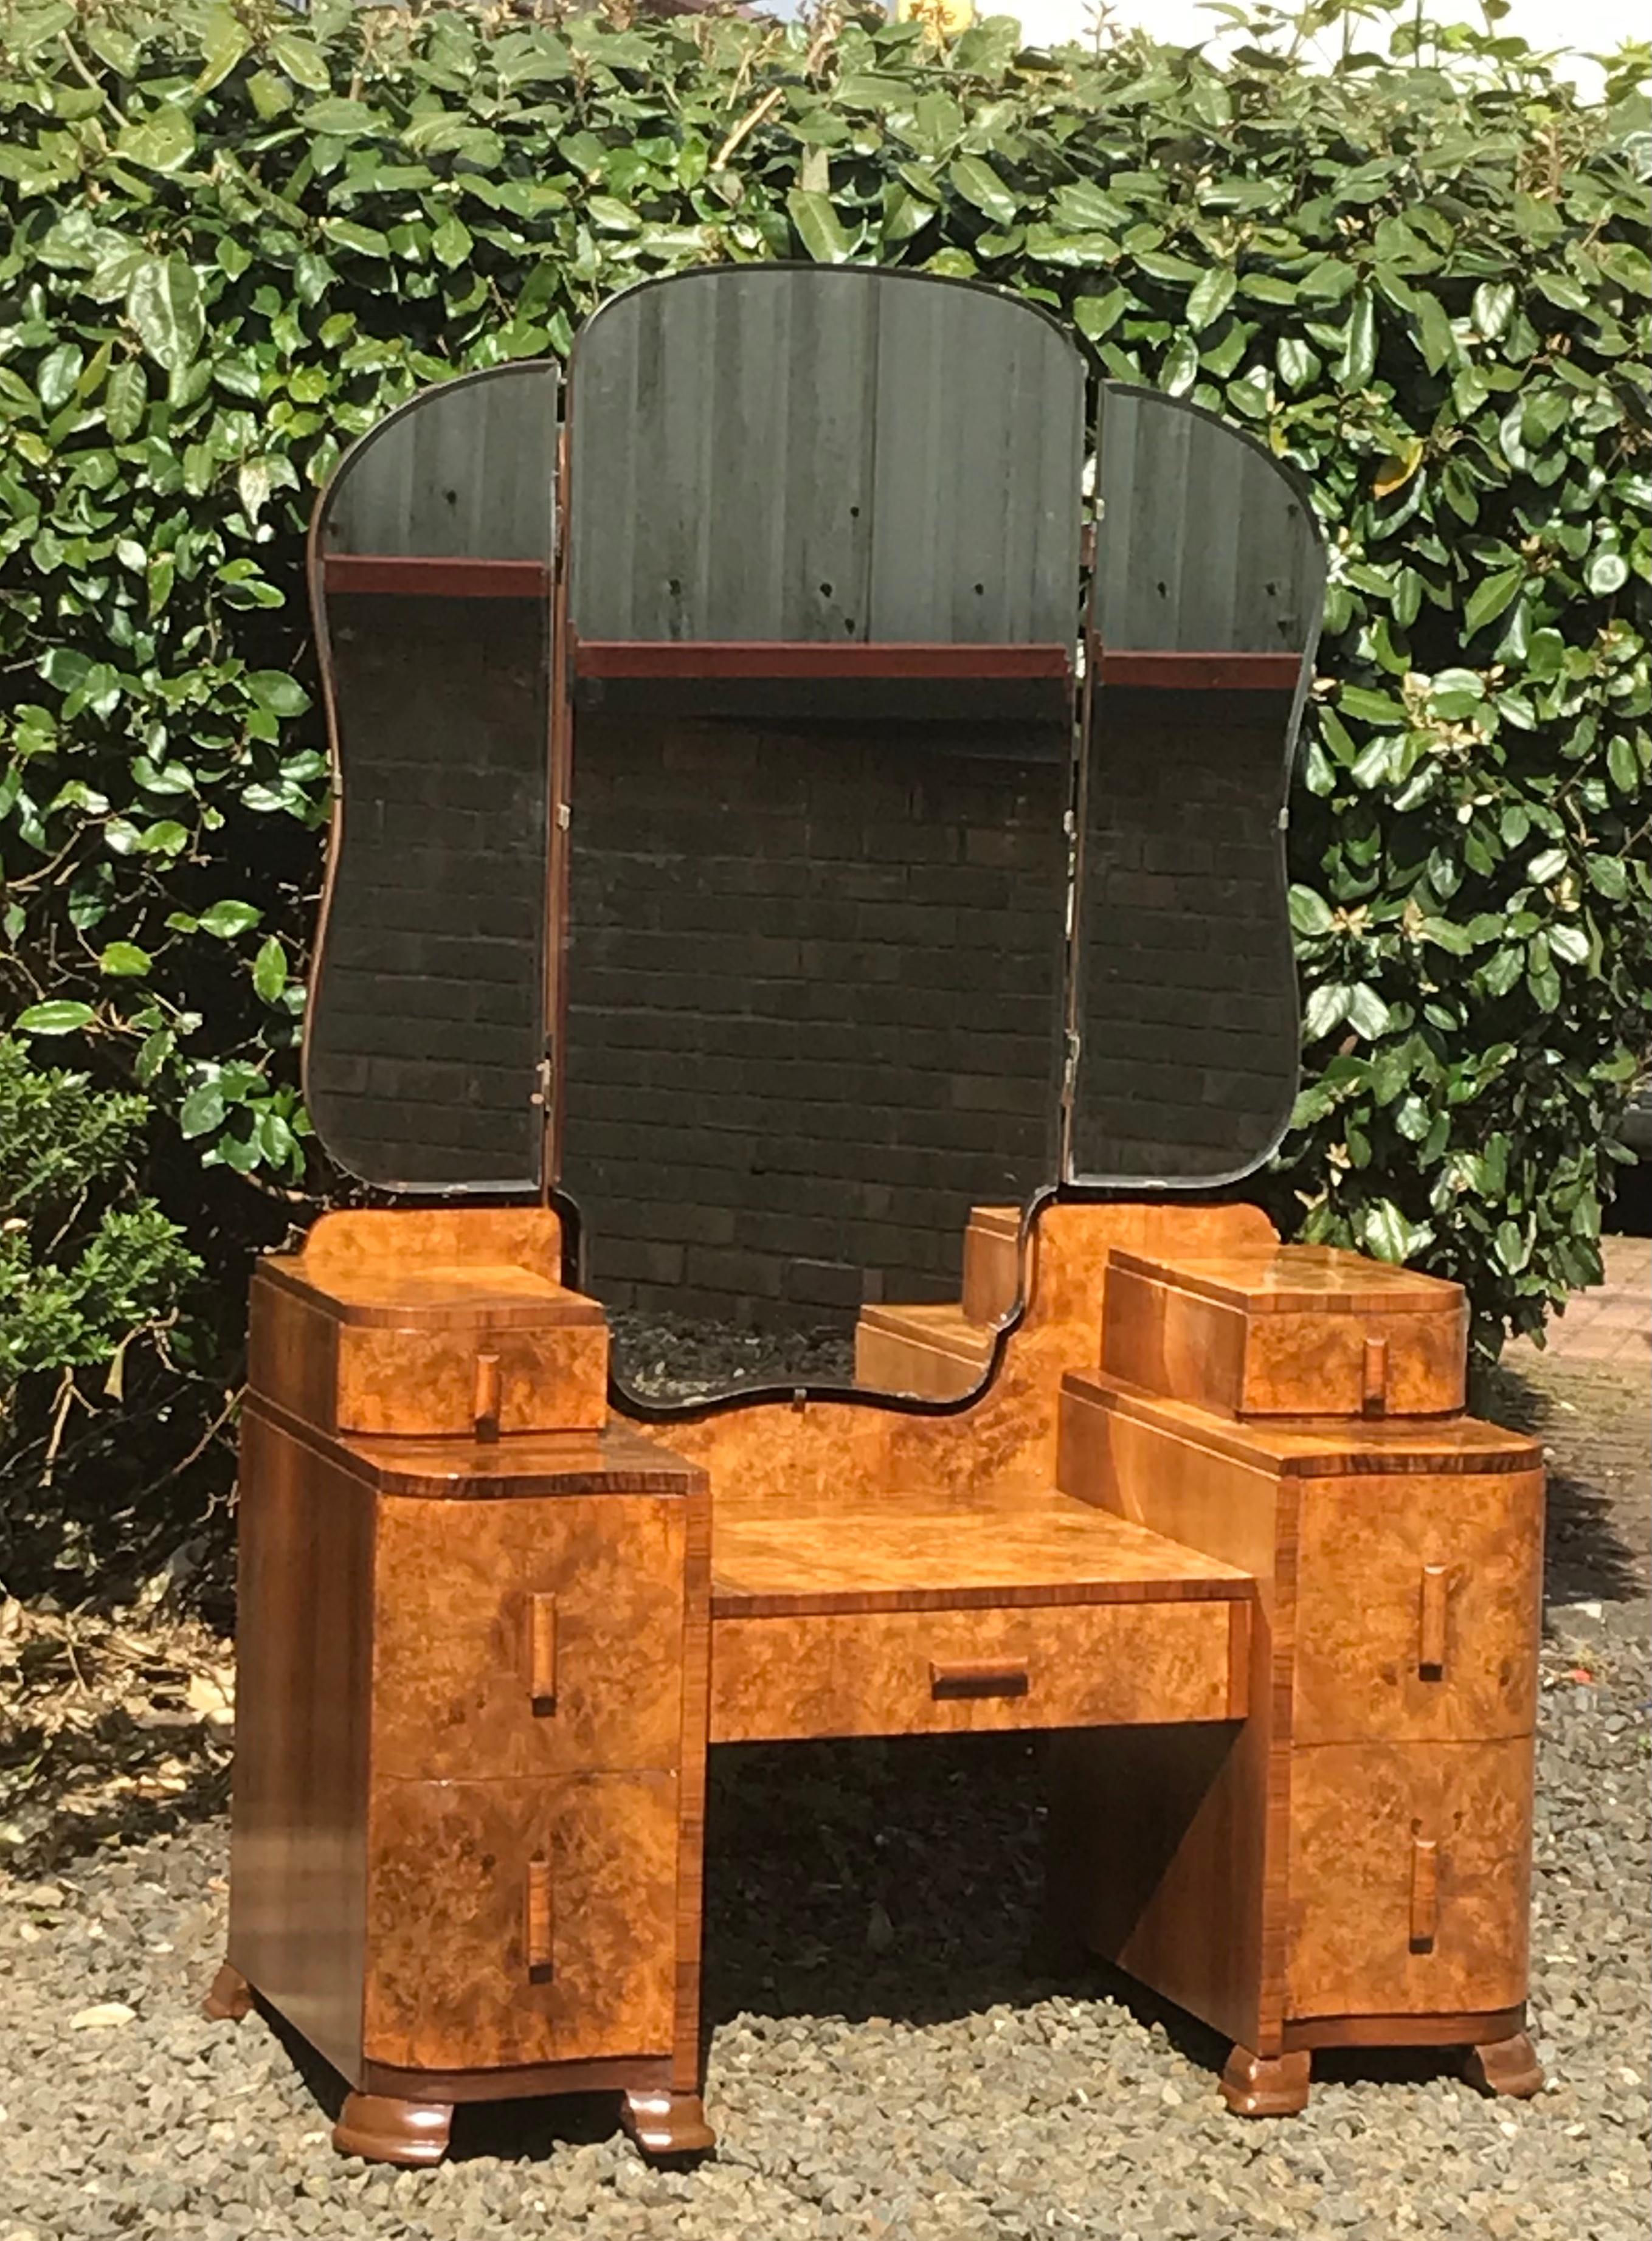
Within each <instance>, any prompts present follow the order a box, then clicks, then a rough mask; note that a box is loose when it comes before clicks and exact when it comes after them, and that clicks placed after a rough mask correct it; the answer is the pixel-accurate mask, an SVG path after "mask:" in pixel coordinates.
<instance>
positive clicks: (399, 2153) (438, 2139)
mask: <svg viewBox="0 0 1652 2241" xmlns="http://www.w3.org/2000/svg"><path fill="white" fill-rule="evenodd" d="M452 2123H453V2104H452V2103H451V2101H392V2100H391V2099H390V2098H389V2097H388V2096H387V2095H385V2094H381V2093H351V2094H348V2095H347V2096H346V2097H345V2100H344V2107H343V2108H342V2109H341V2110H340V2111H338V2123H337V2124H335V2125H334V2126H333V2128H332V2144H333V2145H334V2147H335V2148H337V2149H338V2152H339V2154H340V2155H341V2156H360V2157H363V2158H364V2159H365V2161H366V2162H368V2163H370V2164H439V2163H440V2162H441V2160H442V2157H444V2156H445V2154H446V2153H447V2136H448V2133H449V2131H450V2130H451V2126H452Z"/></svg>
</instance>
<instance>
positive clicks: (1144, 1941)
mask: <svg viewBox="0 0 1652 2241" xmlns="http://www.w3.org/2000/svg"><path fill="white" fill-rule="evenodd" d="M1115 1264H1116V1265H1115V1266H1114V1268H1112V1270H1111V1271H1110V1273H1109V1276H1108V1281H1107V1307H1106V1313H1105V1319H1104V1328H1103V1336H1102V1348H1101V1358H1102V1361H1103V1362H1104V1363H1106V1364H1107V1365H1109V1366H1108V1367H1107V1368H1103V1369H1100V1370H1099V1371H1095V1372H1091V1373H1073V1374H1069V1375H1067V1377H1066V1378H1065V1379H1064V1381H1063V1387H1062V1397H1061V1424H1060V1459H1059V1462H1058V1477H1059V1480H1060V1484H1061V1485H1062V1486H1063V1487H1064V1488H1067V1490H1068V1491H1071V1492H1073V1493H1078V1494H1081V1495H1083V1496H1084V1497H1085V1498H1086V1499H1087V1500H1089V1501H1093V1502H1099V1503H1100V1504H1101V1505H1102V1506H1103V1507H1104V1508H1108V1509H1110V1510H1113V1511H1114V1512H1115V1513H1116V1514H1118V1515H1120V1516H1125V1517H1128V1518H1131V1519H1133V1520H1134V1521H1135V1522H1139V1523H1144V1524H1147V1525H1150V1526H1151V1527H1152V1528H1153V1529H1154V1530H1156V1531H1159V1532H1161V1533H1165V1534H1167V1535H1172V1536H1173V1537H1174V1538H1176V1539H1178V1540H1181V1541H1185V1542H1188V1543H1190V1544H1191V1545H1192V1546H1194V1547H1195V1548H1200V1549H1206V1550H1207V1551H1208V1552H1209V1553H1211V1554H1213V1555H1221V1556H1223V1557H1226V1558H1227V1559H1228V1560H1229V1561H1230V1562H1241V1563H1243V1564H1244V1565H1245V1566H1246V1567H1247V1569H1249V1570H1251V1571H1253V1572H1254V1575H1255V1576H1256V1579H1257V1582H1258V1603H1257V1614H1256V1616H1257V1622H1258V1623H1257V1627H1256V1633H1255V1636H1254V1645H1253V1656H1254V1663H1253V1668H1252V1674H1251V1704H1252V1712H1251V1717H1250V1719H1249V1720H1248V1721H1247V1723H1246V1727H1245V1729H1244V1730H1243V1731H1242V1733H1241V1734H1240V1735H1238V1736H1230V1737H1225V1738H1221V1739H1215V1738H1213V1737H1211V1736H1209V1735H1206V1736H1194V1735H1193V1734H1192V1733H1191V1732H1189V1733H1188V1734H1187V1735H1185V1736H1183V1737H1181V1738H1166V1737H1154V1738H1148V1737H1146V1736H1083V1737H1069V1738H1063V1739H1061V1741H1060V1743H1059V1745H1058V1749H1057V1753H1056V1756H1057V1760H1058V1767H1057V1774H1056V1780H1055V1787H1054V1798H1055V1812H1056V1817H1057V1824H1058V1826H1057V1833H1056V1837H1055V1866H1054V1873H1055V1878H1056V1883H1057V1885H1058V1889H1059V1892H1060V1900H1059V1903H1060V1906H1061V1907H1062V1908H1063V1909H1064V1910H1065V1915H1066V1919H1067V1922H1068V1923H1069V1926H1070V1927H1072V1928H1073V1929H1075V1930H1077V1932H1078V1934H1079V1935H1080V1937H1081V1938H1082V1939H1083V1941H1084V1942H1085V1943H1088V1944H1090V1945H1093V1946H1094V1948H1096V1949H1097V1950H1100V1951H1101V1952H1102V1953H1104V1954H1106V1955H1107V1957H1109V1958H1111V1959H1113V1960H1114V1961H1116V1962H1118V1963H1120V1964H1121V1965H1122V1966H1123V1967H1125V1968H1126V1969H1127V1970H1129V1971H1130V1972H1131V1973H1132V1974H1133V1975H1134V1976H1137V1977H1140V1978H1142V1979H1143V1980H1144V1981H1145V1982H1146V1983H1150V1984H1152V1985H1154V1987H1155V1988H1157V1989H1158V1990H1161V1991H1163V1992H1165V1993H1167V1994H1168V1995H1169V1996H1170V1997H1173V1998H1174V1999H1175V2000H1177V2001H1178V2002H1179V2003H1180V2004H1181V2005H1183V2006H1185V2007H1187V2008H1189V2009H1190V2010H1193V2011H1194V2013H1195V2014H1198V2015H1200V2016H1202V2017H1204V2018H1205V2019H1206V2020H1207V2021H1208V2022H1210V2023H1212V2024H1214V2025H1215V2026H1216V2027H1217V2028H1218V2029H1220V2030H1223V2031H1224V2032H1226V2033H1227V2035H1228V2036H1229V2037H1232V2038H1233V2039H1234V2042H1235V2055H1234V2060H1233V2061H1232V2062H1231V2063H1230V2064H1229V2066H1228V2070H1227V2076H1226V2077H1225V2080H1224V2090H1226V2092H1227V2097H1228V2099H1229V2102H1230V2104H1232V2105H1233V2106H1234V2107H1235V2108H1238V2109H1240V2110H1241V2111H1248V2112H1253V2113H1258V2112H1261V2111H1272V2110H1275V2109H1278V2108H1281V2107H1288V2106H1300V2105H1301V2099H1302V2097H1305V2095H1306V2092H1307V2090H1308V2057H1309V2052H1310V2050H1312V2049H1313V2048H1314V2047H1321V2046H1334V2045H1346V2044H1378V2045H1380V2044H1441V2045H1448V2044H1464V2045H1468V2046H1472V2047H1476V2048H1480V2049H1481V2050H1484V2051H1483V2052H1482V2053H1481V2055H1480V2056H1479V2057H1477V2059H1478V2060H1479V2062H1480V2064H1481V2066H1482V2068H1483V2066H1484V2065H1485V2064H1486V2063H1488V2062H1489V2063H1491V2064H1494V2065H1501V2070H1502V2081H1503V2083H1504V2085H1505V2090H1521V2088H1520V2084H1519V2082H1518V2081H1519V2080H1520V2079H1522V2078H1524V2079H1525V2080H1527V2081H1528V2084H1527V2090H1531V2089H1532V2088H1533V2087H1535V2083H1536V2082H1537V2074H1536V2070H1535V2064H1534V2063H1533V2061H1532V2058H1531V2053H1530V2049H1529V2047H1528V2045H1527V2044H1526V2042H1525V2040H1524V2038H1523V2037H1522V2035H1521V2034H1522V2026H1523V2010H1522V2002H1523V2001H1524V1998H1525V1988H1526V1970H1527V1928H1526V1924H1527V1909H1528V1882H1529V1864H1530V1850H1531V1782H1532V1736H1533V1725H1534V1719H1535V1706H1536V1685H1537V1676H1536V1650H1537V1641H1538V1633H1539V1621H1540V1595H1541V1574H1542V1502H1543V1482H1542V1464H1541V1455H1540V1453H1539V1451H1538V1449H1537V1448H1535V1446H1534V1444H1533V1442H1530V1441H1529V1440H1528V1439H1526V1438H1524V1437H1523V1436H1522V1435H1518V1434H1515V1433H1508V1432H1504V1431H1502V1430H1500V1429H1499V1428H1497V1427H1495V1426H1494V1425H1489V1424H1484V1423H1480V1422H1475V1420H1474V1419H1473V1418H1470V1417H1465V1416H1463V1415H1460V1414H1456V1413H1453V1412H1452V1411H1451V1409H1450V1401H1451V1398H1452V1396H1453V1395H1456V1394H1460V1393H1461V1353H1460V1347H1461V1338H1460V1334H1461V1295H1460V1294H1456V1292H1455V1287H1452V1286H1449V1285H1444V1284H1433V1285H1430V1284H1428V1282H1427V1280H1423V1281H1421V1283H1420V1282H1419V1280H1418V1279H1416V1278H1415V1277H1412V1276H1410V1275H1408V1274H1404V1273H1402V1272H1400V1271H1393V1270H1385V1269H1381V1268H1373V1266H1372V1264H1370V1263H1368V1262H1365V1261H1360V1260H1358V1259H1356V1257H1355V1256H1354V1255H1353V1254H1314V1253H1313V1252H1311V1251H1303V1252H1301V1253H1299V1252H1297V1251H1295V1250H1294V1249H1292V1248H1283V1249H1276V1250H1274V1251H1268V1250H1267V1249H1262V1250H1260V1251H1259V1250H1247V1251H1241V1252H1239V1253H1236V1254H1232V1255H1230V1256H1227V1259H1226V1261H1224V1262H1221V1263H1217V1262H1215V1261H1208V1262H1201V1261H1197V1260H1190V1261H1187V1263H1170V1262H1167V1263H1163V1264H1157V1265H1155V1264H1154V1263H1152V1262H1150V1261H1144V1260H1143V1259H1141V1258H1140V1256H1136V1255H1133V1254H1119V1255H1117V1256H1115ZM1339 1289H1340V1291H1341V1297H1340V1298H1339V1297H1338V1296H1337V1295H1338V1293H1339ZM1314 1296H1317V1298H1318V1300H1319V1301H1320V1302H1321V1310H1320V1313H1319V1314H1317V1315H1310V1316H1308V1317H1307V1319H1306V1320H1305V1321H1303V1323H1302V1327H1301V1329H1300V1330H1299V1331H1297V1332H1295V1333H1293V1334H1291V1335H1290V1337H1289V1340H1288V1342H1287V1343H1284V1344H1280V1343H1278V1342H1277V1341H1276V1340H1275V1334H1277V1333H1280V1331H1281V1325H1283V1324H1285V1323H1286V1322H1287V1319H1289V1318H1292V1317H1296V1316H1300V1315H1301V1314H1303V1308H1302V1306H1301V1302H1302V1301H1304V1300H1305V1299H1308V1300H1311V1299H1313V1298H1314ZM1259 1335H1260V1338H1259ZM1454 1341H1455V1345H1456V1347H1457V1348H1458V1351H1457V1354H1456V1355H1455V1358H1454V1353H1453V1347H1454ZM1270 1349H1271V1350H1270ZM1373 1364H1375V1365H1376V1367H1375V1368H1374V1370H1370V1374H1368V1369H1370V1366H1371V1365H1373ZM1120 1368H1127V1369H1128V1370H1130V1371H1133V1372H1134V1374H1135V1376H1136V1377H1137V1378H1140V1379H1141V1380H1143V1381H1144V1382H1141V1383H1137V1382H1132V1381H1127V1378H1126V1377H1125V1376H1124V1375H1120ZM1148 1380H1151V1381H1153V1383H1154V1386H1156V1388H1157V1389H1148V1386H1147V1383H1146V1382H1145V1381H1148ZM1395 1392H1397V1393H1399V1394H1400V1395H1403V1396H1404V1397H1405V1400H1406V1401H1407V1403H1408V1407H1409V1408H1411V1409H1412V1410H1413V1411H1415V1413H1410V1414H1407V1415H1399V1416H1391V1415H1388V1414H1387V1413H1386V1412H1385V1402H1386V1399H1387V1397H1388V1395H1392V1394H1394V1393H1395ZM1189 1393H1191V1394H1192V1395H1193V1397H1191V1398H1189V1397H1184V1395H1187V1394H1189ZM1428 1401H1435V1402H1438V1403H1442V1404H1443V1405H1442V1406H1441V1407H1439V1408H1437V1409H1436V1411H1435V1413H1433V1414H1423V1413H1421V1404H1426V1403H1427V1402H1428ZM1339 1409H1340V1412H1341V1413H1338V1411H1339ZM1310 1412H1312V1413H1310ZM1511 2078H1514V2079H1515V2081H1516V2082H1515V2083H1514V2084H1510V2083H1509V2082H1508V2081H1509V2080H1510V2079H1511Z"/></svg>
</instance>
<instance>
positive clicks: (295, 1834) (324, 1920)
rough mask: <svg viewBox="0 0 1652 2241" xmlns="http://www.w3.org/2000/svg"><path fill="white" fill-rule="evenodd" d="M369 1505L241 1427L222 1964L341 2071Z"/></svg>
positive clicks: (349, 1993) (353, 1952)
mask: <svg viewBox="0 0 1652 2241" xmlns="http://www.w3.org/2000/svg"><path fill="white" fill-rule="evenodd" d="M372 1573H373V1499H372V1495H371V1493H370V1491H369V1490H368V1489H367V1488H365V1487H363V1486H361V1485H359V1484H358V1483H357V1482H355V1481H354V1480H352V1479H351V1477H349V1476H348V1475H346V1474H345V1473H344V1471H342V1470H341V1469H339V1468H338V1467H337V1466H336V1465H335V1464H331V1463H330V1462H329V1461H328V1460H327V1458H325V1457H324V1456H323V1455H319V1454H318V1453H317V1452H316V1451H315V1450H314V1449H313V1448H309V1447H307V1446H305V1445H304V1444H303V1443H302V1442H299V1441H298V1440H296V1439H294V1438H293V1437H292V1436H291V1435H289V1434H288V1433H286V1432H284V1430H283V1429H282V1428H279V1427H278V1425H276V1424H275V1423H274V1422H271V1420H270V1419H269V1418H268V1417H266V1416H265V1415H264V1414H263V1413H262V1412H261V1411H260V1410H259V1408H257V1405H256V1403H250V1404H249V1405H248V1406H247V1408H245V1410H244V1413H243V1416H242V1422H241V1509H240V1562H239V1570H238V1577H237V1613H238V1619H237V1635H236V1755H235V1789H234V1803H233V1810H232V1818H231V1848H230V1935H229V1958H230V1961H231V1964H232V1965H233V1967H234V1968H235V1969H236V1970H238V1971H239V1973H240V1974H241V1975H242V1976H243V1977H245V1978H246V1979H247V1981H248V1982H249V1983H251V1984H253V1985H254V1986H256V1987H257V1990H259V1991H260V1992H261V1993H263V1994H264V1997H266V1998H267V1999H269V2000H270V2001H271V2002H272V2003H273V2004H274V2005H275V2006H276V2007H278V2009H279V2010H280V2011H281V2013H282V2014H283V2015H284V2016H285V2017H287V2018H288V2019H289V2021H290V2022H291V2023H292V2024H293V2025H294V2026H295V2027H296V2028H297V2029H298V2030H300V2031H302V2032H303V2033H304V2037H306V2038H307V2039H308V2040H309V2041H310V2043H311V2045H312V2046H314V2047H316V2048H317V2049H318V2050H319V2051H320V2052H321V2053H322V2054H324V2056H325V2057H326V2058H327V2060H328V2061H329V2062H331V2064H333V2066H334V2067H335V2069H338V2070H342V2071H343V2072H344V2074H345V2076H346V2077H348V2076H351V2075H352V2074H353V2072H354V2070H355V2067H356V2065H357V2064H358V2062H359V2059H360V2055H361V2013H362V1979H363V1973H364V1970H365V1965H366V1923H365V1908H364V1894H365V1876H366V1857H367V1830H366V1812H367V1779H368V1746H369V1734H370V1719H371V1689H370V1675H369V1661H370V1658H371V1642H372V1627H371V1614H372Z"/></svg>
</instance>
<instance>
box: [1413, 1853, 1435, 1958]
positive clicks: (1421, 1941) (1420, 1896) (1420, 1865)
mask: <svg viewBox="0 0 1652 2241" xmlns="http://www.w3.org/2000/svg"><path fill="white" fill-rule="evenodd" d="M1439 1923H1440V1847H1439V1845H1438V1843H1436V1842H1435V1839H1434V1838H1433V1837H1432V1836H1413V1837H1412V1839H1411V1950H1412V1951H1413V1952H1414V1953H1432V1952H1433V1950H1434V1941H1435V1931H1436V1930H1437V1929H1438V1928H1439Z"/></svg>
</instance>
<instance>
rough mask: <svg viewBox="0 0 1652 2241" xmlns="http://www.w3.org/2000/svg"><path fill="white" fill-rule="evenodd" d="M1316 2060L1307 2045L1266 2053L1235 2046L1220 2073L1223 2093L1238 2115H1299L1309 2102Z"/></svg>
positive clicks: (1223, 2096) (1224, 2098)
mask: <svg viewBox="0 0 1652 2241" xmlns="http://www.w3.org/2000/svg"><path fill="white" fill-rule="evenodd" d="M1313 2062H1314V2057H1313V2056H1312V2055H1311V2054H1309V2053H1308V2050H1307V2049H1306V2048H1302V2049H1301V2050H1299V2051H1298V2052H1297V2053H1295V2054H1274V2055H1264V2054H1253V2053H1252V2052H1251V2050H1250V2049H1249V2048H1248V2047H1247V2046H1236V2047H1235V2048H1234V2050H1233V2052H1232V2053H1231V2054H1230V2055H1229V2056H1228V2057H1227V2068H1226V2069H1225V2070H1223V2071H1222V2074H1221V2097H1222V2099H1223V2100H1224V2101H1225V2102H1226V2103H1227V2106H1228V2107H1229V2108H1230V2109H1231V2110H1232V2111H1233V2112H1234V2115H1235V2116H1236V2117H1296V2116H1300V2115H1301V2111H1303V2110H1304V2109H1306V2108H1307V2106H1308V2077H1309V2075H1310V2073H1311V2070H1312V2067H1313Z"/></svg>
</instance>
